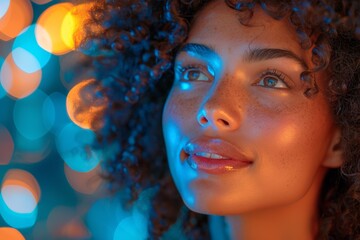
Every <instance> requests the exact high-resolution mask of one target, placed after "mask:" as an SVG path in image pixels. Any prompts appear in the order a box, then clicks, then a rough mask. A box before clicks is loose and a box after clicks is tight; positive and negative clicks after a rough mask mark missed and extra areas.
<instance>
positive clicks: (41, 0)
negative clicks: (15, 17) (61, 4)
mask: <svg viewBox="0 0 360 240" xmlns="http://www.w3.org/2000/svg"><path fill="white" fill-rule="evenodd" d="M31 1H32V2H34V3H36V4H39V5H44V4H47V3H49V2H51V1H52V0H31Z"/></svg>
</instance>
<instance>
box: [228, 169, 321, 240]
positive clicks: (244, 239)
mask: <svg viewBox="0 0 360 240" xmlns="http://www.w3.org/2000/svg"><path fill="white" fill-rule="evenodd" d="M324 174H325V172H324V173H323V174H318V176H317V177H316V178H317V179H316V180H315V181H314V182H313V185H312V186H311V188H310V189H309V190H308V192H307V193H306V194H305V195H304V196H303V197H302V198H301V199H299V200H297V201H295V202H293V203H291V204H289V205H285V206H281V207H276V208H271V209H265V210H261V211H257V212H251V213H246V214H241V215H231V216H226V217H225V221H226V222H227V224H228V226H229V235H230V239H231V240H238V239H241V240H256V239H267V240H288V239H292V240H314V239H315V237H316V235H317V232H318V221H319V217H318V201H319V192H320V188H321V185H322V180H323V177H324Z"/></svg>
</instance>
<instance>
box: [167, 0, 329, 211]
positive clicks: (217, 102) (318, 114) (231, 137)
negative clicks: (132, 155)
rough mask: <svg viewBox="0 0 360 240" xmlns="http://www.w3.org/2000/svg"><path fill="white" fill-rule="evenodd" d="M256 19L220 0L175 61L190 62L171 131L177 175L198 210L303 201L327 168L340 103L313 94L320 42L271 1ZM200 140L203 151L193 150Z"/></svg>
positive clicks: (174, 94)
mask: <svg viewBox="0 0 360 240" xmlns="http://www.w3.org/2000/svg"><path fill="white" fill-rule="evenodd" d="M215 5H216V6H215ZM250 24H251V27H249V26H244V25H242V24H240V23H239V20H238V12H236V11H235V10H233V9H231V8H229V7H228V6H227V5H226V4H225V3H224V2H223V1H214V2H212V3H210V4H208V5H207V6H206V7H205V8H204V9H203V10H202V11H200V13H199V14H198V16H197V18H196V20H195V21H194V23H193V24H192V28H191V30H190V33H189V36H188V38H187V42H186V43H185V44H184V45H183V47H182V48H181V50H180V53H178V55H177V58H176V60H175V66H176V67H179V69H181V70H180V71H177V68H176V67H175V71H177V72H176V74H175V79H174V84H173V86H172V89H171V91H170V94H169V96H168V99H167V101H166V104H165V107H164V112H163V133H164V138H165V143H166V150H167V157H168V161H169V166H170V170H171V174H172V176H173V178H174V181H175V184H176V186H177V188H178V190H179V192H180V194H181V197H182V199H183V200H184V202H185V204H186V205H187V206H188V207H189V208H190V209H192V210H194V211H196V212H200V213H205V214H215V215H233V214H245V213H251V212H253V211H257V210H260V209H274V208H276V207H279V206H287V205H291V204H295V203H297V202H299V201H302V199H304V198H305V197H304V196H306V197H309V198H311V197H314V196H315V195H316V196H317V194H318V191H320V190H319V189H320V183H321V180H322V177H323V175H324V173H325V172H326V166H325V165H324V161H325V160H326V159H325V156H326V153H327V149H328V148H329V146H330V141H331V139H332V137H333V136H334V129H335V128H334V122H333V118H332V114H331V110H330V106H329V103H328V100H327V98H326V97H325V96H324V94H322V93H321V92H320V93H319V94H317V95H316V96H315V97H314V98H312V99H309V98H307V97H305V96H304V94H303V91H304V89H303V83H302V82H301V79H300V75H301V73H302V71H304V70H305V69H306V67H307V64H309V59H310V57H309V55H310V54H311V51H307V50H304V49H302V48H301V46H300V45H299V43H298V41H297V40H296V39H297V38H296V33H295V30H294V29H293V28H291V26H289V25H288V23H287V22H286V21H276V20H274V19H272V18H271V17H270V16H268V15H267V14H266V13H265V12H263V11H262V10H255V11H254V16H253V18H252V19H251V23H250ZM306 60H307V61H306ZM317 79H318V81H319V83H321V84H323V85H325V84H324V83H323V82H324V81H325V79H324V78H321V77H318V78H317ZM184 86H186V87H184ZM204 139H206V140H204ZM213 140H216V142H220V143H219V144H218V145H216V143H215V144H211V142H215V141H213ZM196 141H197V142H198V143H197V144H198V145H199V146H196V144H193V146H196V148H197V149H198V150H197V152H196V153H188V154H187V155H186V154H184V152H186V151H185V150H186V146H187V144H188V143H189V142H190V143H192V142H196ZM221 142H222V143H221ZM229 145H231V146H233V148H231V147H228V148H227V146H229ZM224 149H226V150H224ZM190 152H191V151H190ZM220 152H221V153H220ZM184 155H186V156H184ZM220 155H221V156H220ZM189 156H190V158H189ZM199 156H201V157H199ZM219 157H222V159H225V160H222V161H223V162H221V160H219ZM187 159H190V160H187ZM191 159H195V160H191ZM204 159H205V160H204ZM214 159H218V160H214ZM231 160H236V161H234V162H231ZM196 161H197V162H196ZM211 161H213V162H211ZM239 162H240V163H241V162H243V163H244V162H245V164H243V165H241V164H239ZM249 162H250V163H249ZM194 163H195V164H194ZM199 163H200V164H199ZM227 163H229V164H227ZM248 163H249V164H248ZM192 164H193V165H192ZM222 164H223V165H222ZM231 164H232V165H231ZM195 165H196V167H195ZM199 166H200V167H199ZM218 170H219V171H218ZM310 189H311V190H310Z"/></svg>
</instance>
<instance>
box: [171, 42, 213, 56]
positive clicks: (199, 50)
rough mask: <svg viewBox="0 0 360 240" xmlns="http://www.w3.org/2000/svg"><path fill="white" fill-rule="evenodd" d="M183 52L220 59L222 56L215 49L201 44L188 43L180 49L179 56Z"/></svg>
mask: <svg viewBox="0 0 360 240" xmlns="http://www.w3.org/2000/svg"><path fill="white" fill-rule="evenodd" d="M181 52H187V53H193V54H196V55H199V56H201V57H215V58H219V56H220V55H219V54H218V53H217V52H216V51H215V49H214V48H213V47H211V46H207V45H204V44H199V43H186V44H184V45H183V46H182V47H180V49H179V51H178V53H177V54H179V53H181Z"/></svg>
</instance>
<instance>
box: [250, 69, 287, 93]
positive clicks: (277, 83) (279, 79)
mask: <svg viewBox="0 0 360 240" xmlns="http://www.w3.org/2000/svg"><path fill="white" fill-rule="evenodd" d="M254 85H256V86H261V87H266V88H278V89H286V88H289V87H288V85H287V84H286V82H285V76H284V74H283V73H281V72H279V71H277V70H267V71H266V72H264V73H262V74H261V76H260V78H259V81H258V82H257V83H255V84H254Z"/></svg>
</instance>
